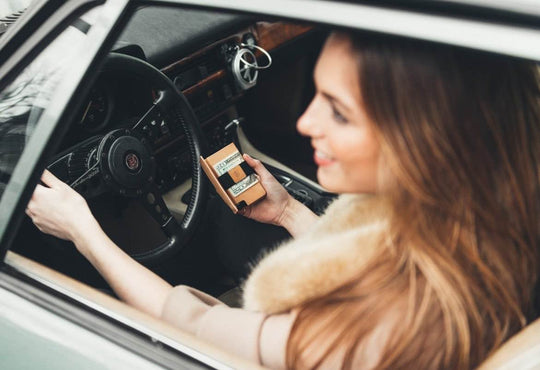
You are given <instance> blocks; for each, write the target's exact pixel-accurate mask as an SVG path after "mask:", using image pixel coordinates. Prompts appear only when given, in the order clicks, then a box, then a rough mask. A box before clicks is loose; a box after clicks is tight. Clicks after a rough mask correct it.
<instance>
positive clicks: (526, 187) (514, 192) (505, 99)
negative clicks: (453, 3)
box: [287, 35, 540, 369]
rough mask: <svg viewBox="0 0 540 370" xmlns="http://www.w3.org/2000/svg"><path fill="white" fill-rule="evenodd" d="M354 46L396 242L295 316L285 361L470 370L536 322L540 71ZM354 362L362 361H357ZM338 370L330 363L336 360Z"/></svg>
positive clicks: (400, 46)
mask: <svg viewBox="0 0 540 370" xmlns="http://www.w3.org/2000/svg"><path fill="white" fill-rule="evenodd" d="M342 37H349V40H350V44H351V50H352V52H353V53H354V55H355V56H356V57H357V58H358V76H359V83H360V88H361V92H362V94H361V95H362V99H363V101H362V102H361V104H363V105H364V107H365V109H366V111H367V114H368V116H369V117H370V118H371V120H372V121H373V122H375V129H376V135H377V138H378V140H379V142H380V145H381V153H382V160H381V163H382V165H381V172H384V173H386V175H385V176H382V177H381V178H385V179H386V180H385V181H384V182H383V183H381V184H380V185H381V190H380V194H379V195H378V196H380V197H385V198H386V199H389V200H390V202H389V204H390V205H391V206H390V208H391V209H390V217H389V225H390V227H389V229H388V230H387V238H384V239H382V240H384V242H382V243H381V245H380V247H379V248H380V253H379V254H378V256H377V257H376V258H373V259H372V261H371V262H370V263H369V264H368V266H367V267H365V268H362V269H360V270H359V271H358V275H357V277H356V278H355V279H354V280H353V281H350V282H348V283H347V284H345V285H343V286H342V287H340V288H339V289H337V290H336V291H334V292H332V293H331V294H329V295H326V296H324V297H320V298H317V299H315V300H313V301H310V302H306V303H305V304H303V305H302V306H301V307H298V308H297V311H298V316H297V319H296V321H295V324H294V325H293V329H292V331H291V334H290V337H289V341H288V344H287V366H288V367H290V368H305V367H308V368H317V367H319V366H320V365H321V364H324V365H327V366H328V365H329V366H330V367H335V366H336V365H337V364H339V366H341V367H342V368H346V369H348V368H349V369H350V368H352V367H353V364H354V366H358V364H359V363H358V362H355V361H357V360H358V359H362V358H371V359H372V360H373V359H375V360H374V362H373V363H361V365H362V366H365V367H375V368H390V369H432V368H452V369H468V368H473V367H475V366H477V365H479V364H480V363H481V362H482V361H483V360H484V359H485V358H486V357H488V356H489V355H490V354H491V353H492V352H493V351H494V350H495V349H497V348H498V347H499V346H500V345H501V344H502V343H503V342H504V341H505V340H507V339H508V338H509V337H510V336H511V335H512V334H514V333H516V332H517V331H519V330H520V329H521V328H522V327H523V326H524V325H526V323H527V322H528V321H527V320H529V319H530V318H532V317H534V312H533V310H532V307H533V302H532V299H533V297H534V286H535V283H536V280H537V272H538V266H539V264H538V260H539V251H538V248H539V216H540V187H539V184H540V180H539V164H540V92H539V78H538V70H537V66H536V65H535V64H533V63H531V62H527V61H522V60H516V59H511V58H504V57H500V56H495V55H489V54H487V53H481V52H475V51H470V50H465V49H461V48H457V47H451V46H441V45H432V44H428V43H424V42H420V41H413V40H404V39H397V38H390V37H388V38H382V37H381V38H374V37H373V36H371V37H366V36H362V35H353V36H350V35H349V36H343V35H342ZM355 359H356V360H355ZM332 364H334V365H332Z"/></svg>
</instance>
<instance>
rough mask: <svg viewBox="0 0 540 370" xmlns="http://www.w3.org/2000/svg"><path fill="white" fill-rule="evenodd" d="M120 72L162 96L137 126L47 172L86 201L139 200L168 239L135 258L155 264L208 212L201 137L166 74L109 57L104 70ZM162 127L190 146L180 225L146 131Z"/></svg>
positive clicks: (95, 141)
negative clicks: (176, 130) (187, 192)
mask: <svg viewBox="0 0 540 370" xmlns="http://www.w3.org/2000/svg"><path fill="white" fill-rule="evenodd" d="M120 70H121V71H123V72H128V73H129V74H130V75H133V76H136V77H138V78H140V79H142V80H144V81H147V82H149V84H150V85H151V86H152V87H153V88H154V89H155V90H156V91H157V92H158V98H157V99H156V100H155V101H154V103H153V105H152V106H151V107H150V109H148V110H147V111H146V112H145V113H144V114H143V115H142V117H141V118H140V119H139V121H138V122H137V123H136V124H135V125H134V126H133V127H131V128H125V129H116V130H112V131H110V132H108V133H107V134H105V135H99V136H94V137H91V138H89V139H87V140H85V141H83V142H81V143H78V144H77V145H75V146H73V147H71V148H70V149H68V150H66V151H64V152H63V153H61V154H60V155H59V156H57V158H56V159H54V160H53V161H52V163H51V164H50V165H49V166H47V168H48V169H49V171H51V172H52V173H54V174H55V175H56V176H57V177H58V178H59V179H60V180H62V181H64V182H66V183H68V184H69V185H70V186H71V187H72V188H73V189H75V190H76V191H78V192H79V193H80V194H81V195H82V196H83V197H84V198H85V199H87V200H90V199H93V198H95V197H97V196H99V195H101V194H103V193H106V192H112V193H113V194H117V195H119V196H122V197H128V198H134V199H137V200H138V201H139V202H140V203H141V204H142V205H143V206H144V208H145V209H146V211H147V212H148V213H149V214H150V216H151V217H152V218H153V219H154V220H155V221H157V222H158V224H159V225H160V226H161V229H162V230H163V232H164V234H165V235H166V236H167V241H166V242H165V243H163V244H161V245H158V246H156V247H155V248H152V249H150V250H149V251H147V252H144V253H141V254H132V255H131V256H132V257H133V258H135V259H137V260H139V261H140V262H143V263H153V262H157V261H159V260H161V259H163V258H166V257H168V256H170V255H171V254H173V253H176V252H178V251H180V250H181V249H182V248H183V247H184V246H185V245H186V243H187V242H188V241H189V238H190V236H191V235H192V234H193V232H194V230H195V228H196V226H197V224H198V223H199V221H200V219H201V216H202V214H203V213H204V209H205V203H206V198H207V189H208V185H207V181H206V179H205V177H204V175H203V174H202V169H201V167H200V166H199V156H200V155H201V153H202V143H203V136H202V132H201V130H200V128H199V124H198V120H197V117H196V116H195V113H194V111H193V109H192V108H191V106H190V104H189V102H188V101H187V99H186V98H185V96H184V95H183V94H182V93H181V92H180V91H178V89H177V88H176V86H175V85H174V84H173V83H172V81H171V80H170V79H169V78H168V77H167V76H165V75H164V74H163V73H162V72H160V71H159V70H158V69H156V68H155V67H154V66H152V65H150V64H149V63H146V62H144V61H142V60H140V59H137V58H134V57H131V56H127V55H123V54H118V53H111V54H110V55H109V57H108V59H107V61H106V63H105V65H104V67H103V71H120ZM161 122H166V123H167V124H168V126H171V125H179V126H181V129H182V130H183V132H184V134H185V136H186V138H187V142H188V145H189V150H190V155H191V175H192V177H191V179H192V188H191V197H190V199H189V204H188V207H187V211H186V213H185V214H184V217H183V219H182V221H181V222H178V221H176V219H175V218H174V217H173V216H172V215H171V212H170V211H169V209H168V208H167V205H166V204H165V202H164V200H163V197H162V194H161V191H160V190H159V188H158V186H157V185H156V182H155V179H156V163H155V157H154V149H153V148H152V147H151V145H150V143H149V139H148V134H147V132H146V131H147V130H148V128H149V126H150V125H155V124H156V123H157V124H160V123H161Z"/></svg>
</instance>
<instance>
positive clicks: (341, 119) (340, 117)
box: [332, 108, 348, 123]
mask: <svg viewBox="0 0 540 370" xmlns="http://www.w3.org/2000/svg"><path fill="white" fill-rule="evenodd" d="M332 115H333V116H334V119H335V120H336V122H338V123H347V122H348V121H347V119H346V118H345V117H344V116H343V114H341V113H340V112H339V111H338V110H337V109H336V108H332Z"/></svg>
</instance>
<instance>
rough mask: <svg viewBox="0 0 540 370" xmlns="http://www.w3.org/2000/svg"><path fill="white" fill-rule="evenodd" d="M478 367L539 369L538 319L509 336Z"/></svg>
mask: <svg viewBox="0 0 540 370" xmlns="http://www.w3.org/2000/svg"><path fill="white" fill-rule="evenodd" d="M478 369H479V370H488V369H490V370H491V369H509V370H528V369H540V319H537V320H536V321H534V322H533V323H531V324H530V325H528V326H527V327H525V329H523V330H522V331H520V332H519V333H517V334H516V335H514V336H513V337H512V338H510V340H509V341H508V342H506V343H505V344H504V345H503V346H502V347H501V348H499V350H497V352H495V353H494V354H493V355H492V356H491V357H489V358H488V359H487V360H486V361H484V362H483V363H482V364H481V365H480V367H479V368H478Z"/></svg>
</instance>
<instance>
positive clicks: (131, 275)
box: [73, 219, 172, 317]
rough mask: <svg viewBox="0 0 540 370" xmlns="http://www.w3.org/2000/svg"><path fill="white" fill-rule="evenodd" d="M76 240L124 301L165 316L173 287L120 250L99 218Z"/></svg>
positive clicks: (85, 254) (90, 222) (80, 233)
mask: <svg viewBox="0 0 540 370" xmlns="http://www.w3.org/2000/svg"><path fill="white" fill-rule="evenodd" d="M73 241H74V243H75V245H76V247H77V249H78V250H79V251H80V252H81V253H82V254H83V255H84V256H85V257H86V258H87V259H88V261H90V263H91V264H92V265H93V266H94V267H95V268H96V269H97V270H98V271H99V273H100V274H101V276H103V278H104V279H105V280H106V281H107V282H108V283H109V285H110V286H111V288H112V289H113V290H114V292H115V293H116V294H117V295H118V296H119V297H120V298H121V299H122V300H123V301H125V302H126V303H128V304H130V305H132V306H134V307H136V308H138V309H140V310H142V311H144V312H146V313H148V314H150V315H153V316H155V317H159V316H160V315H161V311H162V309H163V305H164V303H165V300H166V299H167V297H168V295H169V293H170V291H171V289H172V286H171V285H170V284H169V283H167V282H166V281H165V280H163V279H162V278H161V277H159V276H158V275H156V274H155V273H153V272H152V271H150V270H149V269H147V268H146V267H144V266H143V265H141V264H140V263H138V262H137V261H135V260H133V259H132V258H131V257H130V256H129V255H128V254H126V253H125V252H124V251H123V250H122V249H120V248H119V247H118V246H117V245H116V244H115V243H114V242H113V241H112V240H111V239H110V238H109V237H108V236H107V235H106V234H105V233H104V232H103V230H102V229H101V227H100V226H99V224H98V223H97V221H96V220H95V219H91V220H89V221H88V222H87V223H86V227H85V229H84V231H83V232H79V233H78V234H76V235H75V237H74V239H73Z"/></svg>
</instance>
